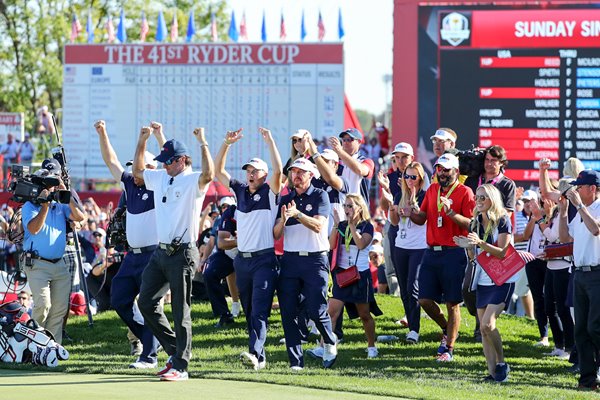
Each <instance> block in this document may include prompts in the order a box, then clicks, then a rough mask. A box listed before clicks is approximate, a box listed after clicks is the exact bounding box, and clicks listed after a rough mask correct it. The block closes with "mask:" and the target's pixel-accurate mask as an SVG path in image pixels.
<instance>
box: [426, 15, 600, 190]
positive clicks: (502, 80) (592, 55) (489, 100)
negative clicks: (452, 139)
mask: <svg viewBox="0 0 600 400" xmlns="http://www.w3.org/2000/svg"><path fill="white" fill-rule="evenodd" d="M590 7H593V6H590V5H589V4H588V5H587V6H585V7H584V6H581V5H579V6H577V5H565V4H564V3H563V4H562V5H554V6H553V5H551V4H550V5H546V6H545V7H544V8H541V7H540V6H539V5H538V6H527V5H523V4H522V5H520V6H502V5H498V6H494V7H492V6H436V7H429V6H420V7H419V21H420V25H419V47H418V52H419V65H418V68H419V69H418V71H419V72H418V74H419V103H418V104H419V108H418V113H419V117H418V142H419V147H420V154H424V155H426V157H425V158H426V159H427V160H425V165H426V167H427V168H429V169H430V170H431V162H427V161H429V160H432V159H434V158H435V157H434V156H433V153H432V152H431V148H432V145H431V141H430V139H429V137H430V136H431V135H432V133H433V132H434V131H435V129H436V128H437V127H440V126H445V127H449V128H452V129H454V130H455V131H456V132H457V134H458V135H459V138H458V141H457V147H458V148H459V149H467V148H470V147H471V145H474V146H479V147H487V146H490V145H500V146H502V147H504V148H505V149H506V152H507V156H508V159H509V166H508V169H507V172H506V175H507V176H509V177H510V178H512V179H513V180H515V181H518V182H520V183H533V182H535V181H537V180H538V165H537V161H539V159H540V158H543V157H547V158H550V159H551V160H553V161H554V162H553V170H552V171H550V175H551V176H552V177H555V178H558V176H559V173H558V172H559V171H558V169H559V168H562V162H563V161H564V160H566V159H567V158H569V157H577V158H579V159H580V160H581V161H582V162H583V163H584V165H585V166H586V168H591V169H600V8H590Z"/></svg>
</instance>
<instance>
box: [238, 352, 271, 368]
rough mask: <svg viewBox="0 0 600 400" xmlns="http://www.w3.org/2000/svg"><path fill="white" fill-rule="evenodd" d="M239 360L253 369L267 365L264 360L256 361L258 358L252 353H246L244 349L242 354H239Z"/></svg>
mask: <svg viewBox="0 0 600 400" xmlns="http://www.w3.org/2000/svg"><path fill="white" fill-rule="evenodd" d="M240 360H241V361H242V364H244V365H245V366H247V367H251V368H252V369H254V370H255V371H258V370H259V369H263V368H265V367H266V366H267V362H266V361H264V360H263V361H258V358H256V356H255V355H254V354H251V353H248V352H247V351H244V352H243V353H242V354H240Z"/></svg>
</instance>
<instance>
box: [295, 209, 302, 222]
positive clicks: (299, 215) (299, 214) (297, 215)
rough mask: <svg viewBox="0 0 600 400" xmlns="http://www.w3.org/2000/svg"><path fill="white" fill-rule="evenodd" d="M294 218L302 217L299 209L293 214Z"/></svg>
mask: <svg viewBox="0 0 600 400" xmlns="http://www.w3.org/2000/svg"><path fill="white" fill-rule="evenodd" d="M294 218H296V219H297V220H298V221H300V219H301V218H302V212H301V211H298V212H297V213H296V215H294Z"/></svg>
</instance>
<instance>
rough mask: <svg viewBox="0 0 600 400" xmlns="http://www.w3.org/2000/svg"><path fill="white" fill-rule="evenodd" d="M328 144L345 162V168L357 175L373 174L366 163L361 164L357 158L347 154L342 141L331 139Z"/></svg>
mask: <svg viewBox="0 0 600 400" xmlns="http://www.w3.org/2000/svg"><path fill="white" fill-rule="evenodd" d="M328 142H329V147H331V149H332V150H333V151H335V152H336V153H337V155H338V156H339V157H340V160H341V161H343V162H344V166H346V167H348V168H350V169H351V170H352V172H354V173H355V174H358V175H360V176H368V175H369V173H370V172H371V169H370V168H369V166H368V165H367V164H365V163H361V162H360V161H358V160H357V159H356V158H354V157H352V156H351V155H350V154H348V153H346V151H345V150H344V148H343V147H342V144H341V143H340V140H339V139H338V138H336V137H330V138H329V141H328Z"/></svg>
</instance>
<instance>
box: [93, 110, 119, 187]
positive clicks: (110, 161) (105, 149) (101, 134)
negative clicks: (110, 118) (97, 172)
mask: <svg viewBox="0 0 600 400" xmlns="http://www.w3.org/2000/svg"><path fill="white" fill-rule="evenodd" d="M94 128H96V133H98V139H99V140H100V153H102V159H103V160H104V164H106V166H107V167H108V170H109V171H110V174H111V175H112V176H113V178H115V180H116V181H117V182H119V181H120V180H121V175H123V167H122V166H121V162H120V161H119V158H118V157H117V153H115V149H114V148H113V147H112V145H111V144H110V140H109V138H108V133H107V132H106V122H104V121H103V120H99V121H96V123H95V124H94Z"/></svg>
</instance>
